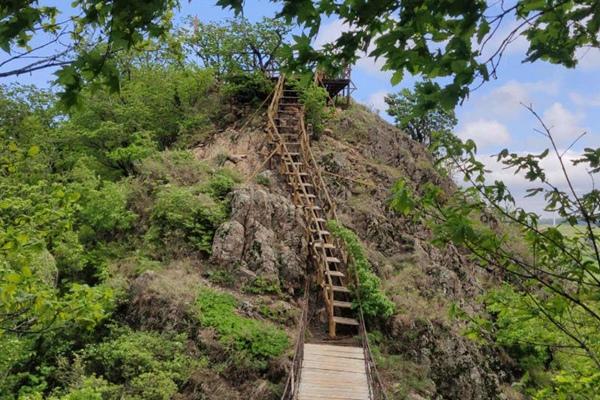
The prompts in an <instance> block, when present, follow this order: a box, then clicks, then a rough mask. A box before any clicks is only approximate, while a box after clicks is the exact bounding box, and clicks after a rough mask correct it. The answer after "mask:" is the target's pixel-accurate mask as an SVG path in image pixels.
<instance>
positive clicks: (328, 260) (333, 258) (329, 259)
mask: <svg viewBox="0 0 600 400" xmlns="http://www.w3.org/2000/svg"><path fill="white" fill-rule="evenodd" d="M325 261H327V262H328V263H333V264H339V263H341V261H340V259H339V258H337V257H327V259H326V260H325Z"/></svg>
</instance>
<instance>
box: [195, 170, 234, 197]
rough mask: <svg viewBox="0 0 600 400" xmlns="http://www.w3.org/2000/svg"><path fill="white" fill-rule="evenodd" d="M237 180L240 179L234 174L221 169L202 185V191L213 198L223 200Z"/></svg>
mask: <svg viewBox="0 0 600 400" xmlns="http://www.w3.org/2000/svg"><path fill="white" fill-rule="evenodd" d="M239 181H240V179H239V177H238V176H237V175H236V174H234V173H233V172H231V171H229V170H226V169H221V170H219V171H218V172H216V173H215V174H213V175H212V176H211V177H210V179H209V180H208V182H207V183H206V184H205V185H204V188H203V191H204V192H205V193H207V194H210V195H211V196H212V197H213V198H215V199H219V200H223V199H225V197H226V196H227V195H228V194H229V192H231V190H232V189H233V187H234V186H235V184H236V183H238V182H239Z"/></svg>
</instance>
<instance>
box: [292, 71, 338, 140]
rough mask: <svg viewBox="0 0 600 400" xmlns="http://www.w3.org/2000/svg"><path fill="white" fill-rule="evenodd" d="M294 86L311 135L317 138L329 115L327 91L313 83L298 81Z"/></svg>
mask: <svg viewBox="0 0 600 400" xmlns="http://www.w3.org/2000/svg"><path fill="white" fill-rule="evenodd" d="M294 86H295V88H296V90H297V91H298V93H299V95H300V102H301V103H302V104H303V105H304V115H305V118H306V123H307V124H311V125H312V127H313V133H314V135H315V136H316V137H318V136H319V135H320V134H321V132H323V128H324V122H325V121H326V120H327V119H328V118H329V117H330V114H331V113H330V112H329V109H328V107H327V99H328V97H329V95H328V93H327V90H325V89H324V88H322V87H321V86H318V85H316V84H315V83H314V82H313V81H310V82H305V81H303V80H298V81H295V82H294Z"/></svg>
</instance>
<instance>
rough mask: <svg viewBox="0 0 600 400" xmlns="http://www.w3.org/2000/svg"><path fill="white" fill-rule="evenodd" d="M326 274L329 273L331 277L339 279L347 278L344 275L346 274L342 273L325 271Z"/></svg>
mask: <svg viewBox="0 0 600 400" xmlns="http://www.w3.org/2000/svg"><path fill="white" fill-rule="evenodd" d="M325 272H326V273H327V275H329V276H337V277H340V278H343V277H345V276H346V275H344V273H343V272H340V271H331V270H327V271H325Z"/></svg>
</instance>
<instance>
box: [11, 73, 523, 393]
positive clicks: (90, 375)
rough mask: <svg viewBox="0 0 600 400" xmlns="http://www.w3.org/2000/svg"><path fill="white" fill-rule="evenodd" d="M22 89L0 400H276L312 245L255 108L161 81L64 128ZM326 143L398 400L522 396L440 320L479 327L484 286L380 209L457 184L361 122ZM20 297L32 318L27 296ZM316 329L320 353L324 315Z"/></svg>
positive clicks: (97, 100) (174, 79)
mask: <svg viewBox="0 0 600 400" xmlns="http://www.w3.org/2000/svg"><path fill="white" fill-rule="evenodd" d="M27 90H29V91H33V92H32V95H35V96H33V97H37V98H41V99H50V100H48V101H49V103H48V104H46V103H40V104H38V103H31V102H28V100H27V98H28V97H27V96H23V95H22V93H23V91H16V92H14V93H12V92H10V91H4V92H2V96H3V98H4V100H5V101H4V103H2V107H4V108H1V109H0V111H1V112H2V113H4V114H6V115H9V116H10V117H11V118H10V119H5V120H6V121H7V124H6V127H5V130H6V132H7V133H8V136H6V135H5V136H6V137H3V140H4V141H6V142H7V143H8V142H10V143H14V144H12V145H10V146H8V147H7V146H5V147H0V151H4V149H8V150H7V151H8V152H5V153H2V154H3V158H2V163H3V164H1V165H0V166H2V168H3V169H2V171H4V172H3V175H2V176H1V179H0V185H1V188H2V190H3V193H5V197H4V199H3V202H2V209H3V214H2V215H0V222H1V223H2V225H1V227H2V229H3V232H13V233H14V234H13V233H11V235H13V236H14V237H15V238H16V239H15V241H14V242H2V243H4V244H3V245H2V246H3V247H2V251H3V253H2V254H3V256H5V259H4V260H0V266H1V267H2V268H4V269H3V271H20V272H19V273H20V275H19V274H17V273H16V272H14V273H12V275H10V276H11V277H12V278H11V279H12V281H11V282H12V283H11V285H10V286H9V287H8V288H9V289H10V291H4V292H3V293H5V294H6V293H17V294H19V295H15V296H14V297H8V298H7V299H8V300H9V302H8V303H6V304H8V305H9V306H10V307H13V308H10V309H9V311H10V312H14V315H16V317H15V318H14V320H11V319H10V318H8V319H5V320H3V321H2V322H3V324H4V325H3V329H4V327H8V328H7V329H5V330H4V331H1V332H0V334H2V341H1V342H0V350H2V354H3V355H2V356H0V367H2V368H1V369H2V370H5V371H7V372H6V374H5V375H4V376H3V377H2V379H1V380H0V394H1V396H0V398H3V399H16V398H35V399H37V398H51V399H80V398H86V399H88V398H90V399H91V398H93V399H113V398H114V399H117V398H127V399H161V400H162V399H164V400H166V399H170V398H173V399H190V400H191V399H207V400H217V399H218V400H223V399H231V400H235V399H257V400H258V399H261V400H263V399H264V400H270V399H273V400H274V399H278V398H279V396H280V394H281V392H282V390H283V386H284V384H285V381H286V378H287V371H288V370H289V367H290V359H291V355H292V354H293V343H294V342H295V340H296V336H297V331H298V330H297V328H298V320H299V316H300V311H301V306H300V300H301V298H302V295H303V293H302V292H303V288H304V282H305V279H306V278H307V274H306V268H307V258H308V243H307V240H306V238H305V234H304V232H305V231H304V221H303V218H302V215H301V212H300V210H298V209H297V208H296V207H295V206H294V204H293V203H292V201H291V199H290V196H289V191H288V188H287V187H286V185H285V183H284V180H283V179H282V177H281V176H280V175H279V173H278V171H277V163H276V162H273V160H269V158H268V157H269V155H270V153H271V150H272V149H270V148H269V146H268V144H267V140H266V139H267V138H266V134H265V132H266V129H267V126H266V117H265V114H264V107H263V108H260V107H259V103H260V102H261V101H262V99H259V100H258V101H256V99H252V98H250V99H246V100H244V102H242V103H241V104H240V103H239V101H238V102H235V101H232V100H231V94H230V93H229V92H227V91H226V90H224V89H223V87H222V86H220V84H219V82H217V81H216V80H215V79H214V77H213V76H212V75H211V74H210V73H209V72H202V71H200V72H199V71H197V70H190V71H185V70H183V71H173V70H170V69H168V68H166V69H160V68H154V67H153V68H148V69H145V70H144V69H142V70H140V71H137V72H135V73H134V74H133V78H132V80H131V81H128V82H126V83H125V85H124V87H123V88H122V90H121V93H120V94H118V95H117V94H109V93H104V92H98V93H93V94H90V93H86V94H85V97H84V102H83V104H82V107H81V108H80V109H78V110H73V111H72V112H71V113H70V114H69V115H68V116H66V115H64V114H63V113H62V111H61V109H60V108H59V107H56V106H55V103H53V100H51V99H52V98H53V97H52V96H49V95H48V96H46V97H44V96H40V95H39V94H38V93H37V92H35V90H34V89H31V88H30V89H27ZM232 90H233V89H232ZM236 90H238V89H236ZM253 90H254V89H253ZM25 92H26V90H25ZM263 94H264V93H263ZM30 97H31V96H30ZM263 99H264V97H263ZM4 114H1V115H4ZM324 128H325V129H324V131H323V134H322V135H321V137H320V138H319V139H318V140H316V139H315V140H313V143H312V147H313V151H314V153H315V155H316V159H317V162H318V163H319V164H320V166H321V169H322V171H323V177H324V179H325V181H326V183H327V185H328V187H329V190H330V193H331V194H332V196H333V198H334V200H335V203H336V204H337V211H338V215H339V219H340V222H341V223H342V224H344V225H345V226H347V227H348V228H350V229H352V230H353V231H355V232H356V234H357V235H358V237H359V239H360V241H361V242H362V245H363V246H364V248H365V250H366V253H367V256H368V259H369V261H370V263H371V265H372V266H373V269H374V272H375V273H376V274H377V275H378V276H379V277H380V278H381V280H382V282H383V289H384V291H385V292H386V293H387V295H388V296H389V297H390V298H391V299H392V300H393V302H394V303H395V305H396V312H395V314H394V315H393V316H392V317H391V318H371V319H370V320H368V325H369V326H368V328H369V332H370V339H371V342H372V344H373V349H374V353H375V356H376V359H377V363H378V365H379V368H380V372H381V374H382V376H383V379H384V381H385V383H386V386H387V387H388V390H389V393H390V395H391V398H392V399H457V400H458V399H460V400H469V399H496V398H503V397H504V398H516V397H515V395H514V394H513V393H512V392H511V390H510V386H509V384H510V381H511V378H512V377H511V368H512V366H511V364H510V360H509V359H508V358H507V357H506V356H504V355H503V354H502V353H501V352H500V351H499V350H497V349H492V348H489V347H486V346H484V345H482V344H479V343H478V342H476V341H473V340H471V339H468V338H467V337H465V336H464V335H463V332H462V331H463V328H464V326H463V325H462V323H461V322H459V321H457V320H452V319H451V318H450V317H449V309H450V308H451V306H452V304H458V305H460V306H461V307H462V308H463V309H466V310H477V309H478V304H479V302H478V299H477V297H478V295H480V294H481V293H482V291H483V290H484V288H485V287H487V286H489V285H493V284H494V279H493V277H489V276H485V275H482V274H481V273H480V272H479V271H480V270H478V269H476V268H475V267H474V266H473V265H472V264H471V263H470V262H469V261H468V260H467V259H466V257H464V256H463V255H462V254H461V252H460V251H459V250H457V249H456V248H452V247H446V248H436V247H434V246H433V245H432V244H431V240H430V239H431V235H430V232H429V229H428V227H426V226H423V225H420V224H419V223H415V222H414V221H412V220H411V219H407V218H404V217H402V216H400V215H397V214H395V213H394V212H393V211H391V210H390V208H389V207H388V201H389V198H390V194H391V188H392V187H393V185H394V183H395V182H396V181H397V180H398V179H400V178H403V179H405V180H407V181H408V182H409V183H410V184H411V185H412V186H413V187H414V188H415V189H416V190H419V188H420V187H421V186H422V185H423V184H425V183H429V182H432V183H435V184H437V185H440V186H441V187H442V188H444V190H446V191H447V192H448V193H449V192H451V191H452V190H453V188H454V186H453V183H452V182H451V181H450V180H448V179H447V178H445V177H444V176H442V175H440V174H439V173H438V172H436V169H435V168H434V166H433V163H432V159H431V157H430V156H429V155H428V153H427V151H426V150H425V149H424V148H423V147H422V146H420V145H419V144H417V143H415V142H413V141H411V140H410V139H409V138H408V137H407V136H406V135H405V134H403V132H401V131H400V130H398V129H397V128H395V127H393V126H391V125H390V124H388V123H386V122H385V121H383V120H382V119H380V118H379V117H378V116H377V115H376V114H374V113H373V112H371V111H369V110H368V109H366V108H365V107H363V106H361V105H359V104H356V103H353V104H352V105H351V107H350V108H348V109H346V110H341V109H340V110H336V112H335V113H334V115H333V116H332V117H331V118H330V119H328V120H327V121H326V122H325V126H324ZM15 138H16V139H15ZM5 166H6V168H5ZM31 215H35V216H36V218H30V216H31ZM5 217H6V218H5ZM15 232H16V233H15ZM0 233H2V232H0ZM3 237H4V236H3ZM11 237H12V236H11ZM2 240H4V239H2ZM29 243H32V244H31V245H29ZM34 243H35V245H33V244H34ZM308 278H309V279H310V275H309V276H308ZM32 288H33V289H32ZM32 290H33V293H34V295H35V296H37V300H36V301H37V302H38V303H39V304H42V305H43V306H40V308H33V309H32V308H28V306H27V304H28V303H26V302H25V303H24V300H22V299H24V298H25V299H27V298H29V297H22V296H21V297H19V296H20V294H23V293H25V294H27V296H30V295H31V293H32ZM311 298H312V299H313V302H314V301H315V300H314V299H317V296H316V292H315V296H311ZM15 310H18V311H15ZM55 311H56V312H55ZM7 315H9V314H7ZM10 315H13V314H10ZM21 315H22V316H23V318H20V316H21ZM310 318H311V325H312V326H313V327H315V329H311V334H313V335H319V327H320V326H322V325H323V323H324V319H323V313H322V312H321V310H320V306H319V305H318V304H316V307H315V309H314V313H313V314H312V315H311V316H310ZM11 324H13V325H11ZM49 327H50V328H49Z"/></svg>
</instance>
